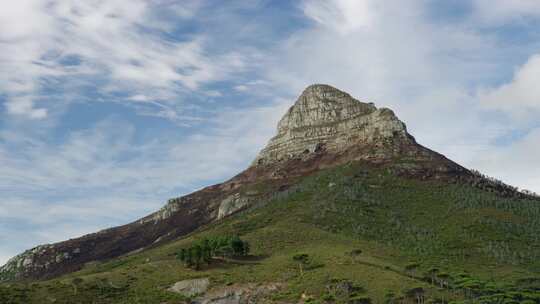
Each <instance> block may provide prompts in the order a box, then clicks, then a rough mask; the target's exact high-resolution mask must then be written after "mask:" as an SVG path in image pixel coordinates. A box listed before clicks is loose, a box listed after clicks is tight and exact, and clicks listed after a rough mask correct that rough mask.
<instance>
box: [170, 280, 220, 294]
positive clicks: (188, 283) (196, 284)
mask: <svg viewBox="0 0 540 304" xmlns="http://www.w3.org/2000/svg"><path fill="white" fill-rule="evenodd" d="M208 286H210V280H209V279H208V278H202V279H193V280H184V281H180V282H176V283H175V284H174V285H173V286H171V288H169V289H168V290H169V291H171V292H175V293H178V294H181V295H183V296H185V297H188V298H191V297H194V296H196V295H200V294H203V293H205V292H206V291H207V290H208Z"/></svg>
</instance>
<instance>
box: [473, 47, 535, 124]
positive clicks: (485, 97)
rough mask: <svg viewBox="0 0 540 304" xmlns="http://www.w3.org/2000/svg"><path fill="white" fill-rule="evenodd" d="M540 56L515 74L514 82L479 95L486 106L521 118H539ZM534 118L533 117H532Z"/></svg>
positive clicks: (529, 61) (486, 90) (531, 59)
mask: <svg viewBox="0 0 540 304" xmlns="http://www.w3.org/2000/svg"><path fill="white" fill-rule="evenodd" d="M539 83H540V55H539V54H537V55H534V56H531V57H530V58H529V60H528V61H527V62H526V63H525V64H524V65H523V66H521V67H520V68H519V69H518V70H517V71H516V73H515V75H514V77H513V79H512V81H510V82H509V83H506V84H503V85H501V86H499V87H497V88H494V89H484V90H483V91H481V92H480V93H479V98H480V100H481V101H482V102H483V103H484V104H485V106H487V107H490V108H495V109H501V110H504V111H505V112H507V113H512V114H514V115H517V116H519V117H521V118H537V115H535V114H538V113H539V112H540V86H539V85H538V84H539ZM531 116H532V117H531Z"/></svg>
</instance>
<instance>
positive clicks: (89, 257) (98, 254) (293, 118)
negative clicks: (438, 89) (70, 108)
mask: <svg viewBox="0 0 540 304" xmlns="http://www.w3.org/2000/svg"><path fill="white" fill-rule="evenodd" d="M350 161H364V162H368V163H371V164H375V165H381V164H382V165H388V167H389V169H390V170H393V171H394V172H396V173H398V174H402V173H403V174H407V175H409V176H412V177H415V178H422V179H425V178H441V177H442V178H446V177H448V176H450V177H455V176H457V177H461V176H463V175H466V174H468V171H467V170H465V169H464V168H462V167H460V166H459V165H457V164H455V163H454V162H452V161H450V160H448V159H446V158H445V157H444V156H442V155H440V154H438V153H436V152H433V151H431V150H429V149H427V148H424V147H422V146H421V145H419V144H417V143H416V142H415V140H414V138H413V137H412V136H411V135H409V134H408V133H407V129H406V127H405V124H404V123H403V122H401V121H400V120H399V119H398V118H397V117H396V115H394V113H393V112H392V111H391V110H389V109H385V108H381V109H377V108H376V107H375V106H374V105H373V104H371V103H362V102H360V101H358V100H356V99H354V98H352V97H351V96H350V95H349V94H347V93H344V92H342V91H340V90H338V89H335V88H333V87H331V86H328V85H312V86H309V87H308V88H306V89H305V90H304V92H303V93H302V94H301V95H300V97H299V98H298V100H297V101H296V103H295V104H294V105H293V106H292V107H291V108H290V109H289V110H288V111H287V113H286V114H285V116H284V117H283V118H282V119H281V121H280V122H279V125H278V130H277V135H276V136H275V137H274V138H272V139H271V140H270V142H269V143H268V145H267V146H266V147H265V148H264V149H263V150H262V151H261V153H260V154H259V155H258V156H257V158H256V159H255V161H254V162H253V164H252V165H251V166H250V167H249V168H248V169H246V170H244V171H243V172H241V173H240V174H238V175H236V176H235V177H233V178H232V179H230V180H229V181H226V182H224V183H222V184H218V185H214V186H210V187H207V188H204V189H202V190H199V191H196V192H194V193H192V194H189V195H186V196H183V197H180V198H175V199H171V200H169V201H168V203H167V204H166V205H165V206H164V207H163V208H162V209H161V210H159V211H157V212H155V213H153V214H150V215H149V216H147V217H144V218H142V219H140V220H138V221H135V222H133V223H130V224H127V225H124V226H120V227H115V228H111V229H107V230H103V231H100V232H98V233H93V234H89V235H86V236H83V237H80V238H76V239H72V240H68V241H65V242H60V243H56V244H51V245H44V246H39V247H36V248H34V249H31V250H28V251H26V252H24V253H22V254H20V255H18V256H16V257H15V258H13V259H11V260H10V261H9V262H8V263H7V264H6V265H4V266H3V267H0V281H2V280H13V279H46V278H51V277H55V276H58V275H61V274H64V273H69V272H72V271H76V270H78V269H80V268H82V267H83V265H84V264H85V263H89V262H93V261H102V260H107V259H111V258H115V257H118V256H121V255H125V254H130V253H134V252H139V251H141V250H144V249H147V248H151V247H152V246H157V245H159V244H162V243H164V242H168V241H171V240H174V239H175V238H178V237H181V236H183V235H186V234H188V233H190V232H192V231H194V230H195V229H197V228H199V227H201V226H204V225H206V224H209V223H211V222H213V221H216V220H220V219H222V218H224V217H227V216H230V215H232V214H234V213H237V212H240V211H241V210H245V209H247V208H250V207H251V206H256V205H257V204H261V203H264V202H265V200H268V199H269V198H271V197H274V196H276V195H279V194H280V193H282V192H286V191H287V189H288V187H289V186H290V185H291V184H292V183H294V182H295V180H294V178H295V177H301V176H305V175H308V174H311V173H312V172H314V171H316V170H319V169H321V168H325V167H331V166H336V165H340V164H343V163H346V162H350ZM261 182H263V183H264V184H265V186H266V187H267V190H265V191H266V192H264V193H258V192H257V191H253V190H250V189H249V188H250V187H251V185H253V186H255V185H256V184H257V183H261Z"/></svg>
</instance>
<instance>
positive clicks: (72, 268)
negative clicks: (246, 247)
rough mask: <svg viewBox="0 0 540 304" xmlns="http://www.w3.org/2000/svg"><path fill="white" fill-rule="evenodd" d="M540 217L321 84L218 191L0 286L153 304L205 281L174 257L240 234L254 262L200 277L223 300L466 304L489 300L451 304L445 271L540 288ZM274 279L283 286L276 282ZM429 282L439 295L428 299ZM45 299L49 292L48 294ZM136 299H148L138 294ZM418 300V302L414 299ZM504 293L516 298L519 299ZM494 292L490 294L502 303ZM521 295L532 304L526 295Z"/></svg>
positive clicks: (58, 248)
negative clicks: (231, 292)
mask: <svg viewBox="0 0 540 304" xmlns="http://www.w3.org/2000/svg"><path fill="white" fill-rule="evenodd" d="M538 215H540V204H539V200H538V198H536V197H533V196H530V195H526V194H523V193H521V192H519V191H517V189H516V188H513V187H510V186H507V185H505V184H503V183H501V182H499V181H496V180H494V179H490V178H487V177H485V176H482V175H481V174H479V173H477V172H475V171H470V170H467V169H465V168H463V167H462V166H460V165H458V164H456V163H455V162H453V161H451V160H449V159H447V158H446V157H444V156H443V155H441V154H439V153H436V152H434V151H431V150H430V149H428V148H426V147H423V146H421V145H420V144H418V143H417V142H416V140H415V139H414V137H413V136H411V135H410V134H409V133H408V132H407V128H406V126H405V124H404V123H403V122H402V121H400V120H399V119H398V117H397V116H396V115H395V114H394V112H393V111H392V110H390V109H386V108H377V107H376V106H375V105H374V104H372V103H364V102H360V101H358V100H356V99H354V98H353V97H351V96H350V95H349V94H347V93H345V92H342V91H340V90H338V89H336V88H333V87H331V86H328V85H319V84H317V85H311V86H309V87H307V88H306V89H305V90H304V91H303V92H302V94H301V95H300V96H299V97H298V99H297V100H296V102H295V103H294V105H293V106H291V108H290V109H289V110H288V111H287V113H286V114H285V115H284V116H283V118H282V119H281V120H280V121H279V124H278V127H277V134H276V136H274V137H273V138H272V139H271V140H270V141H269V143H268V144H267V146H266V147H265V148H264V149H263V150H262V151H261V152H260V153H259V155H258V156H257V157H256V158H255V160H254V161H253V163H252V164H251V166H250V167H248V168H247V169H246V170H244V171H243V172H241V173H239V174H238V175H236V176H234V177H233V178H231V179H230V180H228V181H225V182H224V183H221V184H217V185H213V186H210V187H207V188H204V189H202V190H199V191H197V192H194V193H192V194H189V195H187V196H183V197H179V198H173V199H170V200H169V201H168V202H167V204H166V205H165V206H164V207H163V208H161V209H160V210H158V211H157V212H155V213H153V214H150V215H148V216H146V217H144V218H142V219H140V220H137V221H135V222H133V223H130V224H127V225H124V226H120V227H115V228H111V229H106V230H103V231H100V232H97V233H94V234H90V235H86V236H83V237H81V238H76V239H72V240H68V241H65V242H60V243H56V244H49V245H42V246H38V247H36V248H34V249H31V250H28V251H26V252H24V253H22V254H20V255H18V256H16V257H14V258H13V259H11V260H10V261H8V263H7V264H6V265H4V266H3V267H1V268H0V280H4V281H11V282H15V283H10V284H24V282H28V281H30V282H32V281H35V280H42V282H40V283H37V285H36V286H37V287H35V289H34V288H29V289H28V290H26V291H21V293H20V294H18V296H19V297H26V298H25V299H26V301H27V302H31V301H32V299H33V297H40V296H44V295H51V294H52V295H56V298H55V301H57V300H58V301H60V302H59V303H63V302H61V301H62V300H61V299H62V298H63V297H62V296H60V297H59V295H64V296H67V294H70V297H71V298H73V297H74V296H77V294H79V293H81V294H85V293H84V292H86V295H85V299H87V300H88V301H89V303H101V302H90V299H92V298H96V299H97V298H99V297H98V293H97V292H96V290H95V289H96V288H97V289H99V290H101V289H100V288H102V289H103V288H105V289H107V290H109V293H111V297H110V298H107V297H105V298H100V299H101V300H102V302H103V303H120V300H119V299H120V298H122V297H123V298H125V299H131V300H133V299H134V297H135V296H137V297H147V298H146V299H148V301H150V302H148V303H154V302H155V303H162V302H157V301H158V300H160V301H161V300H164V301H166V300H167V299H168V297H170V292H167V291H166V288H165V287H164V286H165V285H167V286H168V285H170V284H171V283H174V281H178V279H180V278H189V277H194V276H200V275H201V273H199V272H197V271H193V270H191V269H189V268H186V267H184V266H183V265H182V263H179V262H177V261H176V260H175V259H174V255H175V254H176V253H177V252H178V250H179V249H178V248H182V247H183V246H186V244H188V242H192V241H193V240H196V239H200V238H201V237H204V236H206V235H219V234H235V235H240V236H242V237H246V238H248V239H249V240H250V243H251V244H252V247H253V249H252V251H253V252H254V256H253V257H254V258H256V260H255V261H243V262H242V263H240V262H238V261H236V262H237V264H234V263H232V264H230V265H222V268H220V267H218V266H216V267H215V268H212V267H209V268H208V269H206V270H204V274H205V275H206V276H209V277H217V279H216V278H214V279H213V283H212V284H213V285H214V288H217V289H218V290H219V288H226V287H220V286H228V285H227V284H228V281H227V280H228V279H227V278H226V277H227V276H228V275H227V273H230V274H231V275H230V276H232V277H233V278H234V279H235V280H237V281H238V283H242V284H244V285H242V286H241V287H238V286H237V287H238V288H237V289H238V290H243V291H244V293H243V294H251V293H252V289H253V288H252V287H246V286H248V285H245V284H251V283H257V284H262V285H261V286H266V285H264V284H269V282H274V283H275V284H277V285H272V288H278V289H283V291H280V292H282V293H284V295H283V299H284V301H285V299H286V300H287V301H290V300H291V299H294V298H295V297H299V295H300V294H302V293H304V294H306V293H309V294H310V296H307V295H305V296H306V297H313V298H314V299H315V298H317V296H321V297H324V295H321V294H324V292H323V291H324V290H326V292H327V293H328V290H330V289H332V290H333V289H335V288H338V289H339V288H345V289H347V290H348V289H351V288H352V287H351V286H352V285H351V286H349V285H347V286H349V287H350V288H349V287H347V286H345V287H343V286H342V285H343V284H345V283H343V282H345V281H339V280H338V281H339V282H341V283H339V284H338V283H336V282H337V281H336V282H334V281H332V280H334V279H335V278H334V279H332V278H330V277H329V276H331V275H337V276H338V277H340V278H339V279H340V280H346V281H347V282H349V281H350V280H352V279H354V278H356V279H359V278H362V275H361V272H362V271H364V272H365V275H366V276H367V277H365V278H364V281H365V284H367V285H370V286H371V287H373V290H372V291H371V293H370V291H365V293H367V294H371V295H372V296H373V298H375V299H377V297H379V299H382V298H381V297H382V295H381V294H382V293H383V291H382V289H384V288H393V287H396V286H401V285H403V286H406V287H408V288H409V287H410V290H409V291H410V292H412V293H413V294H414V296H412V297H413V298H414V297H416V298H415V299H416V300H417V301H420V295H419V292H420V289H421V290H422V299H424V297H425V296H426V294H428V293H429V294H430V296H431V297H432V298H433V299H435V298H437V297H438V298H440V297H443V298H444V297H446V298H447V299H448V298H454V299H461V300H463V299H467V298H470V297H471V296H472V295H474V296H478V297H480V296H484V294H483V291H482V292H477V291H476V289H478V288H480V287H474V288H476V289H475V291H474V292H473V291H468V289H466V288H465V289H463V290H464V291H463V290H462V291H460V292H459V293H456V292H455V290H454V292H450V291H447V289H448V288H449V286H450V283H449V282H447V281H449V279H445V280H443V279H442V278H448V276H450V274H448V273H445V275H442V271H443V270H444V271H446V272H449V271H450V270H452V271H456V269H461V270H469V273H466V274H464V273H463V272H460V273H461V274H460V275H462V278H467V279H468V280H469V279H470V280H469V281H472V280H473V279H472V276H473V275H474V276H478V277H479V278H478V280H477V282H476V284H477V285H478V286H480V285H479V284H484V283H478V282H484V281H480V278H483V279H485V280H487V279H486V278H488V279H491V280H496V279H498V278H500V279H501V280H503V279H504V282H507V281H506V280H507V279H512V280H514V281H515V280H529V281H526V282H528V283H527V284H529V285H531V284H532V285H534V284H537V283H539V282H540V279H538V280H536V277H535V276H536V275H537V274H538V271H540V264H539V263H538V262H537V258H538V257H540V240H539V237H538V235H540V234H539V233H540V220H539V218H540V217H538ZM358 247H361V248H362V249H361V250H360V249H358ZM295 252H296V253H298V252H309V253H306V254H305V255H306V256H307V257H309V263H308V262H306V265H304V267H306V273H307V274H306V275H309V276H311V279H310V280H309V282H306V279H304V273H303V272H304V271H303V270H302V271H301V274H300V276H298V274H297V271H296V267H297V266H296V264H297V263H295V262H293V260H292V259H291V258H290V256H294V255H295V254H294V253H295ZM360 252H366V253H362V254H360ZM255 253H256V255H255ZM357 255H360V257H356V256H357ZM312 256H313V257H314V258H312ZM312 259H315V260H317V261H314V260H312ZM154 260H155V261H156V262H153V261H154ZM221 262H222V263H223V261H221ZM304 262H305V261H304V260H302V262H301V264H302V263H304ZM153 263H158V264H159V263H162V264H163V265H162V264H159V266H158V267H164V265H166V266H167V267H169V268H167V269H168V270H167V271H168V272H170V273H168V274H164V273H159V275H158V274H157V273H155V269H154V270H148V269H149V268H148V267H150V268H152V267H151V265H152V264H153ZM291 264H292V266H291ZM234 265H236V266H234ZM344 265H348V266H347V267H345V268H343V266H344ZM349 266H350V267H349ZM413 266H414V267H413ZM435 266H436V267H437V269H436V270H437V271H436V272H437V273H438V276H437V275H433V276H432V277H429V276H428V279H426V278H425V277H423V276H421V275H420V274H417V273H416V272H418V273H420V272H421V271H428V268H431V270H432V271H434V268H435ZM269 267H270V268H272V267H275V268H276V269H280V271H282V273H279V272H278V273H273V272H271V271H270V270H269ZM467 267H470V268H469V269H466V268H467ZM237 268H238V269H242V270H238V269H237ZM311 268H312V271H311V270H310V269H311ZM144 269H146V270H144ZM246 269H247V270H246ZM291 269H293V270H292V271H291ZM301 269H302V268H301ZM471 270H472V271H471ZM144 271H149V272H148V273H144ZM238 271H240V272H241V273H240V274H239V273H238ZM242 271H251V272H253V273H252V274H249V275H246V274H245V273H243V272H242ZM358 271H360V272H358ZM73 272H75V273H73ZM72 273H73V274H72ZM284 274H286V275H284ZM488 274H489V275H488ZM73 276H76V277H82V278H84V280H83V281H85V282H86V284H87V286H86V287H87V289H84V288H83V287H81V288H79V289H81V290H78V287H73V288H74V289H75V291H74V292H73V294H71V293H72V291H71V288H72V285H73V284H71V283H66V280H67V279H66V278H73ZM343 276H347V277H346V278H345V277H343ZM454 276H455V275H454ZM490 276H491V277H490ZM98 277H99V278H100V279H103V278H107V280H120V281H122V284H123V285H122V286H123V287H122V288H117V289H115V288H114V287H115V286H116V285H115V284H114V283H112V281H108V282H109V283H107V284H105V285H103V284H102V283H95V282H96V280H97V279H96V278H98ZM323 277H324V280H323ZM489 277H490V278H489ZM531 277H532V278H531ZM119 278H123V279H119ZM143 278H144V279H143ZM368 278H370V279H368ZM430 279H431V285H435V284H437V286H438V287H439V288H435V287H433V286H431V287H430V284H429V283H430V282H429V281H430ZM130 280H132V281H133V280H135V281H137V280H141V281H142V282H145V283H144V284H143V285H137V284H135V283H134V282H131V281H130ZM220 280H221V283H220ZM335 280H337V279H335ZM226 281H227V282H226ZM289 281H290V282H289ZM398 281H399V282H401V281H402V282H404V283H403V284H401V285H400V284H398V283H397V282H398ZM510 281H511V280H510ZM510 281H508V282H507V283H508V284H510V283H512V284H513V283H514V281H511V282H510ZM17 282H23V283H17ZM62 282H64V283H62ZM90 282H93V283H92V284H94V283H95V284H97V285H91V284H90ZM130 282H131V283H130ZM149 282H160V283H159V284H158V285H155V284H154V283H152V284H150V283H149ZM287 282H289V285H288V286H287ZM332 282H334V283H335V284H337V285H336V286H338V285H339V286H341V287H339V286H338V287H336V286H334V285H335V284H334V283H332ZM455 282H457V281H455ZM520 282H521V281H520ZM232 283H237V282H232ZM232 283H231V284H232ZM349 283H350V282H349ZM349 283H347V284H349ZM353 283H354V282H353ZM353 283H350V284H353ZM39 284H42V285H39ZM48 284H49V285H48ZM50 284H53V285H50ZM54 284H57V285H54ZM58 284H59V285H58ZM62 284H64V285H65V286H63V285H62ZM100 284H101V285H100ZM138 284H139V283H138ZM140 284H142V283H140ZM148 284H150V285H148ZM160 284H163V286H162V285H160ZM332 284H334V285H332ZM340 284H341V285H340ZM415 284H416V285H418V284H420V285H419V286H416V285H415ZM471 284H472V283H471ZM486 284H487V283H486ZM345 285H346V284H345ZM1 286H2V285H0V300H1V299H2V298H1V296H2V288H1ZM9 286H11V285H9ZM40 286H41V287H43V286H47V288H49V289H47V290H48V291H47V292H45V291H43V290H42V289H43V288H42V289H40ZM62 286H63V287H62ZM66 286H68V287H66ZM91 286H94V287H91ZM111 286H112V287H111ZM143 286H144V288H145V289H148V291H147V293H144V294H138V293H134V290H136V289H140V288H142V287H143ZM234 286H236V285H234ZM249 286H251V285H249ZM257 286H259V285H257ZM277 286H279V287H277ZM283 286H287V287H283ZM332 286H333V287H332ZM403 286H401V287H403ZM415 286H416V287H415ZM475 286H476V285H475ZM482 286H483V287H485V286H484V285H482ZM512 286H514V285H512ZM535 286H536V285H534V286H533V287H534V288H536V287H535ZM116 287H118V286H116ZM383 287H384V288H383ZM483 287H482V288H483ZM533 287H531V288H533ZM92 288H94V289H92ZM111 288H112V290H110V289H111ZM414 288H420V289H417V290H416V292H415V291H414ZM474 288H472V287H471V288H470V289H471V290H472V289H474ZM493 288H495V287H493ZM497 288H499V287H497ZM500 288H503V287H500ZM505 288H506V287H505ZM511 288H514V289H511V290H512V291H513V292H517V291H516V290H515V288H517V287H515V286H514V287H511ZM263 289H264V288H263ZM539 289H540V287H539ZM66 290H67V291H66ZM83 290H84V292H83ZM92 290H93V291H92ZM246 290H248V291H246ZM287 290H288V291H287ZM302 290H304V291H305V292H300V291H302ZM317 290H319V291H321V292H319V293H317ZM411 290H413V291H411ZM501 290H502V291H501ZM501 290H497V292H498V293H501V292H503V293H504V292H506V289H501ZM535 290H536V289H535ZM101 291H102V290H101ZM101 291H100V292H101ZM308 291H309V292H308ZM349 291H350V290H349ZM11 292H12V294H13V291H11ZM235 292H236V291H235ZM287 292H289V293H287ZM336 292H337V291H335V290H334V293H336ZM392 292H394V291H392ZM395 292H396V293H399V292H401V290H395ZM527 292H529V293H532V294H533V295H537V293H535V292H534V290H533V291H531V290H530V288H529V289H527ZM6 293H7V292H6ZM261 293H262V294H264V292H261ZM357 293H358V292H357ZM362 293H364V292H362ZM372 293H373V294H372ZM493 293H495V292H493ZM311 295H312V296H311ZM115 296H118V297H119V298H115ZM334 296H335V297H337V298H339V296H336V295H334ZM409 296H411V295H410V294H409V295H407V294H406V292H405V294H404V295H402V297H404V299H406V298H407V297H409ZM396 297H398V296H397V295H396ZM240 298H242V297H240ZM503 298H504V297H503ZM306 299H307V298H306ZM306 299H303V300H301V301H307V300H306ZM359 299H360V298H359ZM504 299H506V298H504ZM527 299H529V298H525V297H524V296H522V300H527ZM109 300H110V301H109ZM131 300H130V301H131ZM274 300H275V301H278V300H279V299H274ZM364 300H365V301H367V300H366V299H364ZM402 300H403V299H402ZM537 300H538V301H537V302H532V303H540V302H539V301H540V296H539V297H538V298H537ZM80 301H82V302H84V301H83V300H80ZM107 301H109V302H107ZM287 301H285V302H287ZM359 301H360V300H359ZM422 301H423V300H422ZM534 301H536V300H534ZM0 302H1V301H0ZM82 302H81V303H82ZM327 302H332V301H331V300H328V301H327ZM13 303H17V302H13ZM66 303H69V302H66ZM126 303H131V302H129V301H128V300H126ZM142 303H145V302H142ZM171 303H172V302H171ZM208 303H214V302H208ZM215 303H221V302H215ZM227 303H229V302H227ZM230 303H233V302H230ZM234 303H236V302H234ZM239 303H240V302H239ZM351 303H364V302H351ZM396 303H398V302H396ZM415 303H416V302H415ZM418 303H420V302H418ZM485 303H491V302H485ZM501 303H502V302H501ZM505 303H506V302H505ZM518 303H519V302H518Z"/></svg>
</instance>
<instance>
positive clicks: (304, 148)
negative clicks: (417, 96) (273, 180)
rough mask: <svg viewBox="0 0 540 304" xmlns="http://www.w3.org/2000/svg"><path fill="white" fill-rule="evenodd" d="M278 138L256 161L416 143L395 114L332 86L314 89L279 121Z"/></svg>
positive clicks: (276, 137) (302, 97)
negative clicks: (389, 142)
mask: <svg viewBox="0 0 540 304" xmlns="http://www.w3.org/2000/svg"><path fill="white" fill-rule="evenodd" d="M277 131H278V133H277V135H276V136H275V137H274V138H272V139H271V140H270V142H269V143H268V145H267V146H266V148H264V149H263V150H262V151H261V153H260V154H259V155H258V156H257V158H256V159H255V162H254V165H261V164H271V163H275V162H279V161H283V160H287V159H291V158H294V157H297V156H299V155H302V154H308V153H311V152H318V151H321V150H326V151H328V152H334V153H339V152H341V151H345V150H347V149H349V148H351V147H359V146H367V145H372V144H375V143H378V144H383V143H385V142H386V141H387V140H393V141H400V142H406V143H411V144H413V143H414V138H413V137H412V136H410V135H409V134H408V133H407V128H406V126H405V124H404V123H403V122H401V121H400V120H399V119H398V118H397V117H396V115H395V114H394V112H392V110H390V109H387V108H381V109H377V107H375V105H373V104H372V103H363V102H360V101H358V100H356V99H354V98H352V97H351V96H350V95H349V94H347V93H345V92H342V91H340V90H338V89H336V88H333V87H331V86H329V85H311V86H309V87H308V88H307V89H305V90H304V92H303V93H302V95H300V97H299V98H298V100H297V101H296V103H295V104H294V105H293V106H292V107H291V108H290V109H289V110H288V111H287V113H286V114H285V116H283V118H282V119H281V120H280V121H279V124H278V128H277Z"/></svg>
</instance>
